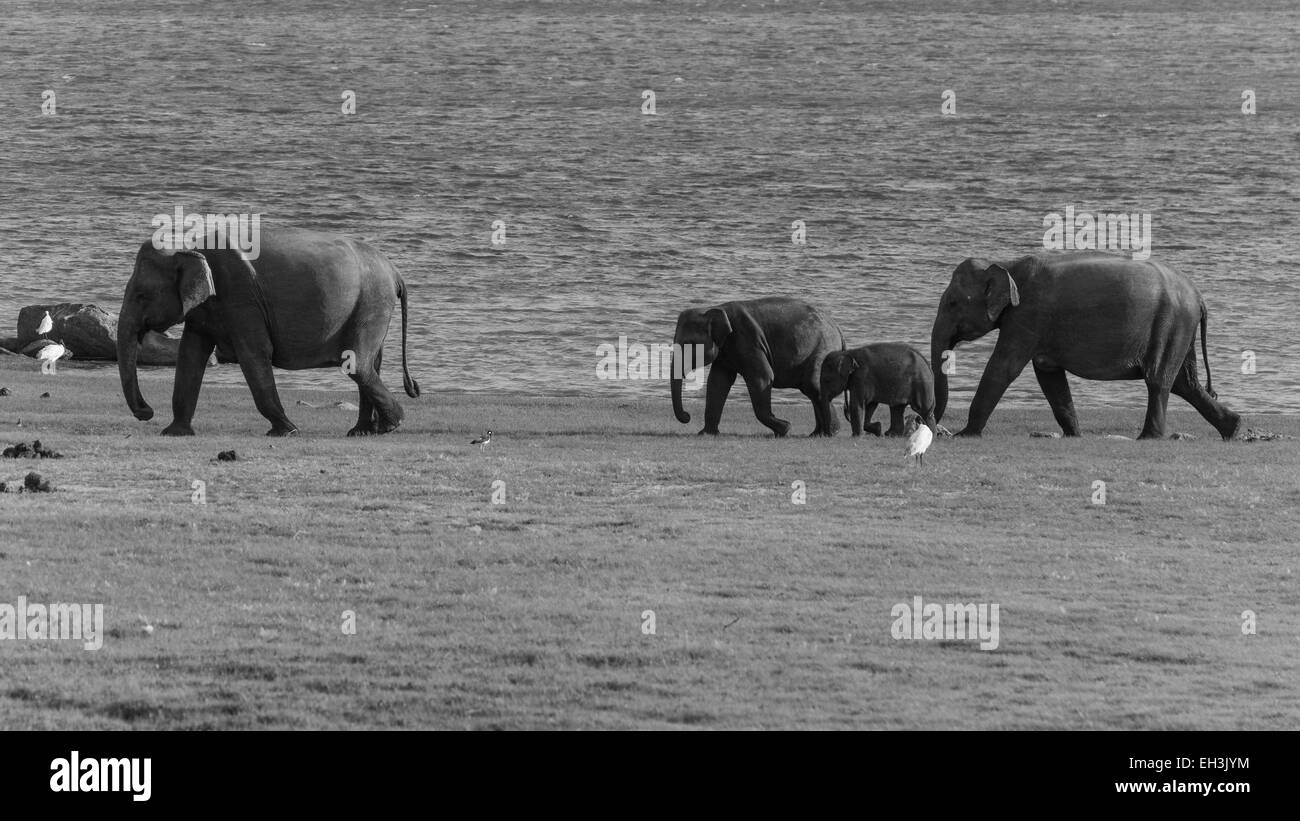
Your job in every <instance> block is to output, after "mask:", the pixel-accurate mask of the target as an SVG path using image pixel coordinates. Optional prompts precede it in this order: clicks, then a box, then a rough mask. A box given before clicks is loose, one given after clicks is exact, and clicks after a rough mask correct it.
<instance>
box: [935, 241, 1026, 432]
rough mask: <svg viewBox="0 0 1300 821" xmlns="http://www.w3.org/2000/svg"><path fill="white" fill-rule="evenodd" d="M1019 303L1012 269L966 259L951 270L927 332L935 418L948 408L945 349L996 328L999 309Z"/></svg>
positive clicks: (949, 349)
mask: <svg viewBox="0 0 1300 821" xmlns="http://www.w3.org/2000/svg"><path fill="white" fill-rule="evenodd" d="M1019 304H1020V291H1019V289H1018V288H1017V287H1016V281H1015V280H1014V279H1012V278H1011V272H1010V271H1008V270H1007V269H1006V268H1004V267H1002V266H1001V265H998V264H997V263H995V262H986V261H984V260H979V259H967V260H965V261H964V262H962V264H961V265H958V266H957V270H955V271H953V273H952V281H951V282H949V283H948V288H947V289H946V290H945V291H944V292H943V298H942V299H941V300H940V301H939V312H938V314H937V315H936V316H935V318H934V329H933V330H932V331H931V333H930V361H931V362H933V363H935V366H936V367H935V371H934V402H935V406H934V418H935V421H936V422H938V421H939V420H941V419H943V412H944V410H945V409H946V408H947V407H948V373H947V371H946V369H947V367H948V365H947V362H946V360H945V359H944V356H943V353H944V351H951V350H952V349H953V346H954V345H956V344H957V343H958V342H969V341H971V340H974V339H979V338H980V337H982V336H984V335H985V334H987V333H988V332H989V331H991V330H993V329H994V328H996V327H998V325H999V323H1000V322H1001V320H1002V312H1003V311H1005V310H1006V309H1007V308H1013V307H1015V306H1017V305H1019Z"/></svg>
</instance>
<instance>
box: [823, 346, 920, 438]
mask: <svg viewBox="0 0 1300 821" xmlns="http://www.w3.org/2000/svg"><path fill="white" fill-rule="evenodd" d="M840 393H844V394H845V397H844V416H845V418H846V419H848V420H849V425H850V426H851V427H852V428H853V435H854V436H861V435H862V431H863V430H866V431H867V433H870V434H872V435H874V436H879V435H880V423H879V422H872V421H871V417H872V416H873V415H875V413H876V406H877V405H885V406H886V407H888V408H889V431H888V432H887V434H886V435H888V436H902V435H903V434H904V430H903V413H904V412H905V411H906V410H907V408H908V406H909V405H910V406H911V408H912V410H914V411H916V412H917V413H918V414H920V416H921V418H922V419H923V420H924V421H925V423H926V424H927V425H929V426H930V430H931V431H933V430H934V428H935V419H934V375H933V374H932V373H931V372H930V363H928V362H926V361H925V357H924V356H922V355H921V352H920V351H917V350H916V349H915V348H911V347H909V346H907V345H901V344H898V343H894V342H881V343H878V344H875V345H863V346H862V347H861V348H853V349H851V350H847V351H832V352H830V353H828V354H826V358H825V359H824V360H822V378H821V402H822V413H823V414H825V415H828V416H829V415H830V414H831V407H830V405H831V399H833V398H834V397H835V396H837V395H839V394H840Z"/></svg>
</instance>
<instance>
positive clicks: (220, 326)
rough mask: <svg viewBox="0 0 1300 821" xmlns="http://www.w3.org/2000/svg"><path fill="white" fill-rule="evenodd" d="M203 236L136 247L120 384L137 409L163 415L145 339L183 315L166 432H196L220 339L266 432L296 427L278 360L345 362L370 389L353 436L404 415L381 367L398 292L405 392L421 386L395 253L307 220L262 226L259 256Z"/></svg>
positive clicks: (121, 341) (283, 364) (285, 364)
mask: <svg viewBox="0 0 1300 821" xmlns="http://www.w3.org/2000/svg"><path fill="white" fill-rule="evenodd" d="M209 239H211V238H209ZM204 244H205V245H207V246H208V247H207V248H206V249H184V250H175V251H173V250H170V249H165V248H164V249H159V248H155V247H154V244H153V243H152V242H146V243H144V244H143V245H142V246H140V250H139V252H138V253H137V254H136V258H135V271H134V272H133V273H132V274H131V279H130V281H128V282H127V285H126V292H125V294H124V296H123V299H122V313H121V315H120V316H119V318H118V326H117V353H118V357H117V359H118V371H119V373H120V375H121V378H122V392H123V393H124V394H125V396H126V403H127V405H128V407H130V409H131V412H132V413H134V414H135V416H136V418H137V419H142V420H148V419H151V418H153V409H152V408H151V407H149V404H148V403H147V402H145V400H144V397H143V396H142V395H141V393H140V387H139V382H138V381H137V378H136V357H137V354H138V352H139V349H140V340H141V338H142V337H143V336H144V334H145V332H147V331H151V330H153V331H164V330H166V329H167V328H170V327H171V326H172V325H175V324H177V323H179V322H181V321H184V323H185V331H184V333H183V334H182V335H181V342H180V350H179V354H178V359H177V362H176V384H175V387H174V388H173V391H172V417H173V419H172V423H171V424H170V425H168V426H167V427H166V428H164V429H163V431H162V433H163V435H164V436H193V435H194V429H193V428H192V427H191V426H190V423H191V422H192V420H193V418H194V409H195V407H196V406H197V404H198V398H199V388H200V387H201V385H202V382H203V373H204V371H205V369H206V368H207V364H208V357H209V355H211V353H212V351H213V349H214V348H220V349H221V350H222V351H226V352H229V353H231V354H233V356H234V358H235V359H236V360H237V361H238V362H239V367H240V369H241V370H242V371H243V373H244V379H245V380H246V381H247V382H248V387H249V389H250V390H251V391H252V393H253V401H254V402H255V403H256V404H257V409H258V411H260V412H261V414H262V415H263V416H265V417H266V418H267V419H268V420H270V422H271V429H270V430H269V431H267V435H268V436H286V435H288V434H292V433H297V432H298V428H297V426H295V425H294V424H293V423H292V422H290V421H289V418H288V416H286V415H285V412H284V407H283V406H282V405H281V403H280V396H279V394H278V392H277V391H276V387H275V375H274V372H273V371H272V370H271V369H272V366H274V367H277V368H285V369H288V370H303V369H307V368H328V367H339V366H340V365H344V366H346V367H345V370H347V371H348V373H349V375H350V376H351V377H352V379H353V380H354V381H355V382H356V383H357V387H358V389H359V390H360V394H361V398H360V402H359V403H358V404H359V405H360V412H359V413H358V416H357V423H356V425H355V426H354V427H353V428H352V429H351V430H350V431H348V435H349V436H358V435H366V434H371V433H387V432H389V431H391V430H394V429H396V428H397V427H398V425H400V424H401V421H402V416H403V413H402V408H401V406H400V405H398V403H397V400H396V399H395V398H394V397H393V394H392V393H390V392H389V390H388V388H387V387H385V386H384V383H383V382H382V381H381V380H380V378H379V368H380V364H381V361H382V358H383V345H384V338H385V337H386V336H387V334H388V323H389V319H390V318H391V317H392V314H393V303H394V302H398V301H400V303H401V306H402V382H403V385H404V387H405V389H406V394H407V396H410V397H412V398H415V397H418V396H419V395H420V387H419V385H418V384H417V383H416V381H415V380H414V379H412V378H411V375H410V373H409V372H408V371H407V369H406V297H407V289H406V285H405V283H403V282H402V278H401V277H400V276H398V273H397V271H396V269H394V268H393V265H392V263H390V262H389V261H388V260H387V259H386V258H385V257H384V256H383V255H382V254H380V253H379V252H378V251H376V250H375V249H374V248H372V247H371V246H369V245H367V244H365V243H363V242H358V241H356V240H351V239H347V238H345V237H341V236H338V235H336V234H326V233H318V232H314V231H305V230H298V229H278V230H262V232H261V250H260V255H259V256H258V257H257V259H256V260H250V259H249V258H248V256H247V255H246V254H244V253H242V252H240V251H239V250H237V249H234V248H230V249H226V248H215V247H214V246H215V245H216V244H217V243H215V242H205V243H204ZM222 244H225V243H222Z"/></svg>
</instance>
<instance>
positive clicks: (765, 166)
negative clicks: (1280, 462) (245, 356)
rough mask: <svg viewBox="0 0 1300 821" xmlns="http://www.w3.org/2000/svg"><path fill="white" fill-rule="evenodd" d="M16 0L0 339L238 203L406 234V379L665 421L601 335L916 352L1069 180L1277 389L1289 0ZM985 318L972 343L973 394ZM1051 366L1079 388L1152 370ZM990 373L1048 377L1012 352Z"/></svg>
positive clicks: (655, 385)
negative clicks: (701, 319)
mask: <svg viewBox="0 0 1300 821" xmlns="http://www.w3.org/2000/svg"><path fill="white" fill-rule="evenodd" d="M4 5H5V10H4V17H5V24H4V30H3V33H2V34H0V112H2V114H0V192H3V193H2V194H0V336H3V335H8V334H11V333H13V323H14V322H15V321H16V318H17V313H18V309H19V308H20V307H21V306H23V305H28V304H33V303H38V302H57V301H88V302H95V303H98V304H99V305H101V306H102V307H104V308H105V309H106V310H109V311H111V312H114V313H115V312H116V311H117V310H118V307H119V305H120V300H121V294H122V289H123V286H124V285H125V282H126V280H127V278H128V276H129V275H130V272H131V266H132V260H133V255H134V252H135V249H136V248H137V247H138V246H139V244H140V242H142V241H143V240H145V239H147V238H148V236H149V234H150V231H151V229H150V219H151V218H152V216H153V215H154V214H158V213H171V212H172V211H173V209H174V208H175V207H176V206H178V205H179V206H182V207H183V208H185V209H186V210H187V211H202V212H223V213H224V212H232V213H239V212H257V213H260V214H261V215H262V219H263V221H264V224H284V225H298V226H304V227H314V228H321V229H328V230H335V231H339V232H343V233H346V234H349V235H352V236H355V237H358V238H361V239H364V240H367V241H369V242H372V243H374V244H375V245H376V246H378V247H379V248H380V249H381V250H383V251H384V252H385V253H386V254H388V255H389V256H390V257H391V258H392V260H393V261H394V262H395V263H396V265H397V267H398V269H399V270H400V271H401V272H402V273H403V275H404V277H405V278H406V280H407V282H408V283H409V285H410V289H411V294H412V296H411V300H412V305H411V311H412V326H413V327H412V329H411V332H410V333H411V354H412V360H413V364H412V367H411V370H412V373H413V374H414V375H415V376H416V377H417V378H418V379H419V380H420V381H421V383H422V386H423V387H424V389H425V390H426V391H427V392H432V393H433V394H435V395H436V393H437V391H438V390H440V389H444V390H445V389H457V390H470V391H475V390H510V391H519V392H525V393H533V394H551V395H555V394H570V395H572V394H578V395H591V396H598V395H607V394H614V395H619V396H630V397H634V396H656V397H660V398H662V401H663V403H664V412H665V414H667V413H669V412H670V411H669V399H668V388H667V384H666V383H664V382H604V381H598V380H597V379H596V363H597V361H598V360H597V356H596V348H597V346H598V345H600V344H601V343H602V342H615V341H616V340H617V338H618V337H619V336H620V335H622V336H626V337H628V339H629V341H631V342H640V343H647V344H648V343H652V342H666V341H669V340H670V339H671V335H672V332H673V327H674V322H675V319H676V315H677V313H678V312H679V311H680V310H681V309H682V308H684V307H686V306H688V305H698V304H705V305H707V304H713V303H717V302H721V301H726V300H729V299H736V298H744V297H749V296H756V295H767V294H790V295H799V296H803V297H805V298H806V299H808V300H809V301H811V302H813V303H815V304H817V305H819V306H821V307H823V308H824V309H825V310H826V312H827V313H829V314H830V315H831V316H832V318H834V319H835V320H836V321H838V322H839V323H840V324H841V325H842V326H843V328H844V329H845V331H846V333H847V335H848V338H849V341H850V344H851V345H856V344H863V343H866V342H869V341H886V340H893V341H902V342H908V343H912V344H914V345H916V346H918V347H919V348H921V349H922V350H923V351H925V352H926V353H927V355H928V341H929V330H930V326H931V324H932V322H933V319H934V312H935V309H936V307H937V304H938V299H939V295H940V294H941V292H942V291H943V289H944V287H945V286H946V284H947V281H948V278H949V277H950V275H951V272H952V270H953V268H954V267H955V266H956V265H957V264H958V263H959V262H960V261H961V260H962V259H964V258H965V257H967V256H985V257H990V258H994V259H1005V258H1013V257H1015V256H1018V255H1021V254H1023V253H1027V252H1030V251H1032V250H1034V249H1035V248H1038V247H1041V244H1042V235H1043V217H1044V215H1046V214H1048V213H1053V212H1061V211H1063V210H1064V208H1065V207H1066V206H1069V205H1073V206H1075V207H1076V208H1077V209H1079V210H1101V211H1110V212H1141V213H1149V214H1151V216H1152V222H1153V235H1154V256H1155V258H1157V259H1160V260H1163V261H1165V262H1168V263H1170V264H1172V265H1173V266H1174V267H1176V268H1178V269H1180V270H1182V271H1183V272H1184V273H1186V274H1188V275H1190V276H1191V277H1192V278H1193V280H1194V281H1195V282H1196V283H1197V285H1198V287H1199V288H1200V289H1201V291H1202V293H1203V294H1204V296H1205V298H1206V301H1207V303H1208V305H1209V308H1210V324H1209V329H1210V332H1209V341H1210V352H1211V361H1212V365H1213V373H1214V377H1215V379H1214V383H1215V387H1216V389H1217V390H1218V392H1219V394H1220V396H1221V397H1222V398H1223V399H1224V400H1225V401H1227V403H1228V404H1229V405H1230V406H1231V407H1233V408H1235V409H1238V410H1243V411H1266V410H1290V411H1296V410H1300V394H1298V393H1297V390H1296V389H1297V386H1298V385H1300V366H1298V365H1297V355H1298V354H1300V350H1297V346H1296V344H1295V342H1294V341H1293V340H1292V339H1291V338H1290V337H1288V336H1287V334H1290V333H1294V332H1296V329H1297V322H1296V318H1295V311H1296V310H1297V308H1298V307H1300V286H1298V284H1297V276H1296V269H1295V268H1292V267H1291V266H1292V265H1295V264H1296V263H1297V261H1300V250H1298V245H1297V239H1296V236H1297V234H1296V232H1297V228H1298V223H1300V201H1298V200H1297V193H1296V192H1297V191H1300V162H1298V160H1300V116H1298V115H1300V68H1298V67H1297V60H1296V57H1297V48H1296V46H1297V43H1300V9H1297V8H1296V7H1295V6H1294V4H1292V3H1290V2H1274V3H1254V2H1236V3H1233V4H1231V5H1230V6H1226V5H1225V4H1222V3H1219V2H1213V3H1211V2H1206V3H1185V2H1150V3H1142V4H1133V3H1131V2H1128V1H1127V0H1124V1H1123V2H1119V1H1117V0H1111V1H1109V2H1106V1H1103V2H1091V3H1087V4H1082V5H1081V4H1073V3H1065V2H1059V3H1051V2H1029V0H1015V1H1013V2H1005V3H1003V2H998V3H940V2H911V1H909V2H884V3H873V2H852V3H850V2H820V3H813V2H780V3H774V2H769V3H756V2H749V3H737V2H722V3H715V2H671V0H670V1H669V2H641V3H638V2H594V0H585V2H550V3H538V2H513V3H510V2H502V3H494V2H474V3H440V4H437V5H428V4H424V3H412V2H409V0H408V2H384V1H383V0H379V1H378V2H346V3H345V2H305V0H298V2H277V3H273V4H272V3H263V2H250V1H249V0H235V2H222V3H220V4H193V3H174V4H173V3H149V2H145V3H135V2H133V3H109V2H87V1H86V0H72V1H71V2H63V3H57V4H55V3H49V2H44V1H43V0H41V1H40V2H37V0H6V2H5V4H4ZM1133 5H1141V6H1142V7H1143V8H1141V9H1140V10H1138V9H1133V8H1130V7H1131V6H1133ZM1077 9H1082V10H1083V12H1082V13H1079V12H1076V11H1074V10H1077ZM47 89H48V90H52V91H53V92H54V94H55V101H56V105H57V115H56V116H52V117H51V116H42V115H41V110H40V107H41V103H42V94H43V92H44V91H45V90H47ZM646 89H651V90H653V91H654V92H655V108H656V113H655V115H653V116H650V115H646V114H643V113H642V92H643V90H646ZM949 89H951V90H952V91H953V92H954V94H955V104H956V114H955V116H945V115H943V114H942V113H941V103H942V102H943V100H942V97H943V93H944V91H945V90H949ZM1245 89H1250V90H1252V91H1253V92H1254V94H1255V100H1256V102H1255V105H1256V108H1257V113H1256V114H1255V115H1253V116H1247V115H1244V114H1243V113H1242V103H1243V100H1242V92H1243V90H1245ZM345 90H351V91H354V92H355V97H356V113H355V115H344V114H343V113H341V106H342V105H343V100H342V98H341V95H342V94H343V92H344V91H345ZM496 220H502V221H504V222H505V225H506V241H505V244H504V245H500V246H494V245H493V244H492V242H491V235H492V223H493V222H494V221H496ZM795 220H803V221H804V223H805V225H806V231H807V243H806V245H802V246H800V245H795V244H793V243H792V242H791V223H792V222H793V221H795ZM398 331H399V328H398V327H397V325H396V324H394V326H393V327H392V329H391V331H390V337H389V355H388V357H387V360H386V365H388V369H389V371H390V374H389V378H388V382H389V384H390V386H393V387H395V388H397V389H399V390H400V379H397V378H395V377H394V376H393V375H392V373H391V370H392V368H393V364H392V363H394V362H395V361H396V357H397V354H396V351H395V348H394V344H393V343H394V341H395V340H396V339H397V338H398V337H397V333H398ZM993 339H994V337H992V336H990V337H988V338H986V339H985V340H982V341H981V342H979V343H975V344H972V345H970V346H969V347H964V348H962V349H961V356H962V357H963V358H962V360H961V362H962V363H963V364H964V365H965V366H966V367H964V368H962V369H961V370H960V371H959V374H958V377H957V378H956V379H955V380H954V383H953V390H954V395H953V398H952V402H953V407H954V408H955V409H956V411H957V412H958V413H964V410H965V407H966V404H967V403H968V401H969V397H970V396H971V393H972V391H973V389H974V386H975V384H976V383H977V380H978V375H979V373H980V371H981V370H982V367H983V362H984V360H985V359H986V358H987V356H988V353H989V352H990V351H991V349H992V343H993ZM1245 350H1250V351H1253V352H1254V353H1255V356H1256V360H1255V361H1256V368H1257V372H1256V373H1255V374H1251V375H1247V374H1242V373H1241V367H1240V366H1241V362H1242V359H1241V355H1242V351H1245ZM280 378H281V381H282V384H287V385H316V386H323V387H334V388H339V389H344V388H350V387H351V383H350V382H349V381H348V380H346V378H345V377H343V376H341V375H339V374H337V373H334V372H330V371H308V372H298V373H288V372H283V373H281V375H280ZM208 379H209V380H210V381H214V382H230V383H242V378H241V376H240V374H239V370H238V368H237V366H224V367H222V368H218V369H215V370H212V371H209V376H208ZM1072 384H1073V386H1074V389H1075V396H1076V400H1077V402H1078V403H1079V405H1080V408H1081V412H1082V413H1083V414H1084V415H1085V416H1086V407H1087V404H1088V403H1107V404H1125V405H1133V406H1143V405H1144V404H1145V400H1146V392H1145V389H1144V388H1143V387H1142V385H1141V383H1138V382H1123V383H1109V384H1103V383H1089V382H1083V381H1082V380H1077V379H1076V380H1072ZM735 390H736V392H737V393H736V396H735V397H734V399H735V400H740V399H742V398H743V389H742V388H739V387H738V388H737V389H735ZM778 393H783V394H784V398H785V399H788V400H791V401H793V400H795V399H798V401H803V400H802V399H801V398H799V397H798V394H796V393H794V392H778ZM150 399H151V401H152V402H153V404H154V405H155V406H156V407H159V408H165V407H166V397H164V396H151V397H150ZM1004 401H1006V402H1009V403H1032V404H1040V405H1041V404H1043V399H1042V397H1041V394H1040V393H1039V390H1038V387H1037V384H1036V382H1035V380H1034V378H1033V375H1032V372H1031V370H1029V369H1027V370H1026V371H1025V373H1024V374H1022V376H1021V378H1020V380H1019V381H1018V382H1017V383H1016V384H1015V385H1014V386H1013V387H1012V389H1011V391H1009V392H1008V394H1007V397H1006V399H1005V400H1004ZM1175 402H1177V400H1175ZM689 406H690V407H691V408H692V409H693V410H698V411H699V412H701V413H702V408H699V398H695V399H692V400H691V402H690V405H689ZM1044 411H1045V412H1046V408H1045V405H1044ZM122 412H123V414H124V416H125V415H126V413H127V411H126V408H125V404H123V409H122ZM733 412H734V409H733Z"/></svg>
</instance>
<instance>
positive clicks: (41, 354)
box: [36, 341, 72, 367]
mask: <svg viewBox="0 0 1300 821" xmlns="http://www.w3.org/2000/svg"><path fill="white" fill-rule="evenodd" d="M71 353H72V351H70V350H68V349H67V348H65V347H63V342H62V341H60V342H51V343H50V344H49V345H46V346H45V347H44V348H41V349H40V350H39V351H37V352H36V358H37V359H39V360H41V361H42V362H57V361H58V360H60V359H62V358H63V355H64V354H71ZM42 367H44V366H42Z"/></svg>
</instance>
